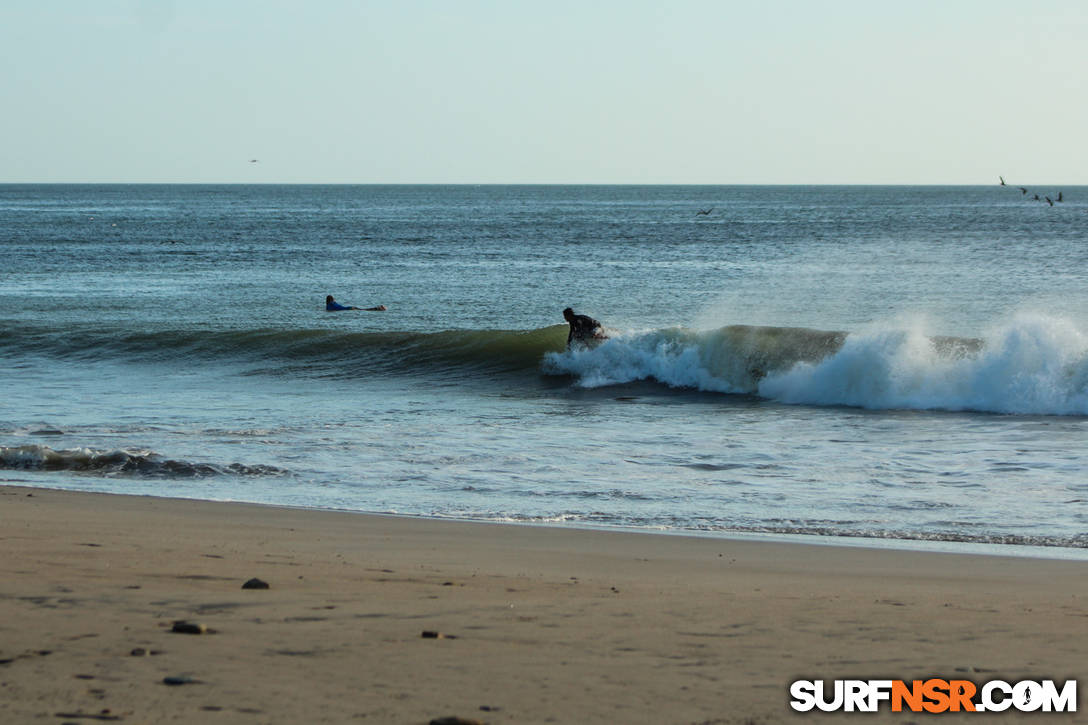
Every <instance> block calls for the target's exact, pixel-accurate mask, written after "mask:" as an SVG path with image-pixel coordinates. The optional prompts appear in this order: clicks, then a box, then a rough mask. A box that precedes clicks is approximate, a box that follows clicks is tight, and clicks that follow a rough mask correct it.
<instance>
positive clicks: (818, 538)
mask: <svg viewBox="0 0 1088 725" xmlns="http://www.w3.org/2000/svg"><path fill="white" fill-rule="evenodd" d="M4 488H13V489H14V488H25V489H26V490H28V491H34V490H43V491H57V492H62V493H80V494H88V495H101V496H127V497H132V498H148V499H163V500H166V501H201V502H205V503H212V504H227V505H238V506H258V507H266V508H273V509H285V510H289V511H313V512H315V513H324V512H327V513H335V514H347V515H356V516H376V517H388V518H393V519H406V520H412V521H435V522H450V523H464V524H490V525H495V526H512V527H526V526H528V527H539V528H543V529H558V530H573V531H597V532H602V533H626V534H636V535H639V534H645V535H649V536H680V537H691V538H696V539H713V540H725V541H738V542H756V543H760V542H765V543H779V544H783V543H784V544H797V545H800V546H830V547H843V548H862V549H874V550H877V551H906V552H919V553H943V554H962V555H965V556H1007V557H1014V558H1027V559H1046V560H1057V561H1084V562H1088V547H1077V546H1061V545H1046V544H1023V543H995V542H981V541H960V540H955V539H951V538H943V539H923V538H908V537H896V536H886V537H876V536H864V535H856V536H855V535H847V534H815V533H788V532H773V531H739V530H725V529H723V530H696V529H666V528H645V529H640V528H637V527H634V526H623V525H618V524H617V525H611V524H593V523H585V522H565V521H516V520H503V519H483V518H480V519H473V518H458V517H453V516H428V515H425V514H408V513H390V512H385V511H362V510H358V509H347V508H317V507H311V506H301V505H297V506H292V505H290V504H282V503H265V502H259V501H238V500H224V499H207V498H188V497H172V496H159V495H155V494H148V493H119V492H114V491H85V490H78V489H69V488H52V487H48V486H35V485H31V484H29V482H26V481H20V480H4V479H0V490H2V489H4Z"/></svg>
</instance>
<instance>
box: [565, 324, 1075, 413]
mask: <svg viewBox="0 0 1088 725" xmlns="http://www.w3.org/2000/svg"><path fill="white" fill-rule="evenodd" d="M926 328H927V324H926V322H925V321H924V320H914V321H904V320H897V321H895V322H891V323H884V324H881V325H874V326H872V327H871V328H870V329H868V330H866V331H862V332H857V333H852V334H850V335H848V336H846V338H845V340H844V341H843V343H842V345H841V347H839V348H838V349H837V351H833V352H831V353H830V354H827V355H826V357H823V358H822V359H820V358H819V357H817V358H816V359H810V360H799V359H783V358H782V357H781V355H780V351H779V350H775V349H772V346H773V345H775V344H777V342H776V339H774V338H771V337H770V336H765V337H763V338H761V337H759V336H758V335H756V336H754V337H747V338H743V342H744V344H740V342H741V339H740V338H738V336H737V335H735V334H734V335H730V334H726V333H727V331H728V330H729V328H722V329H721V330H712V331H706V332H692V331H687V330H680V329H677V328H672V329H666V330H656V331H647V332H638V333H626V334H621V335H619V336H617V337H615V338H613V339H610V340H608V341H607V342H605V343H604V344H602V345H601V346H599V347H598V348H596V349H592V350H583V351H570V352H565V353H553V354H550V355H549V356H548V357H547V358H546V360H545V369H546V370H548V371H549V372H558V373H564V374H570V375H574V376H575V377H576V378H577V379H578V384H579V385H582V386H585V387H599V386H604V385H615V384H622V383H627V382H633V381H636V380H647V379H652V380H656V381H658V382H661V383H663V384H665V385H669V386H672V387H678V388H694V389H697V390H705V391H712V392H722V393H743V392H757V393H758V394H759V395H760V396H762V397H766V398H770V399H773V400H777V401H781V402H784V403H794V404H812V405H849V406H856V407H862V408H875V409H891V408H902V409H916V410H933V409H940V410H973V411H984V412H996V413H1019V414H1042V415H1088V333H1086V332H1085V330H1084V329H1082V328H1081V327H1080V326H1078V325H1077V324H1076V323H1074V322H1072V321H1070V320H1068V319H1063V318H1060V317H1056V316H1052V315H1045V314H1039V313H1021V314H1018V315H1016V316H1015V317H1014V318H1012V319H1011V320H1008V321H1006V322H1004V323H1002V324H999V325H997V326H995V327H994V328H993V329H991V330H989V331H988V332H987V333H986V334H984V335H983V339H982V341H981V345H978V344H977V343H972V344H964V345H959V346H956V345H952V346H951V348H950V349H949V348H947V347H942V346H941V345H936V344H935V343H934V339H933V338H932V337H931V336H930V335H929V334H927V329H926ZM752 340H755V342H754V343H753V342H752ZM963 342H964V343H967V342H968V341H963ZM775 355H779V357H777V358H776V357H775ZM767 360H770V361H771V363H770V364H767ZM764 374H765V375H764Z"/></svg>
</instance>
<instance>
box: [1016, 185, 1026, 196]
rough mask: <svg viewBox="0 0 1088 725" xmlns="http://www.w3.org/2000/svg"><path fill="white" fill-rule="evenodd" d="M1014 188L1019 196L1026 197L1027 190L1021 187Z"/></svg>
mask: <svg viewBox="0 0 1088 725" xmlns="http://www.w3.org/2000/svg"><path fill="white" fill-rule="evenodd" d="M1016 188H1017V189H1019V190H1020V194H1021V195H1026V194H1027V193H1028V190H1027V189H1025V188H1024V187H1022V186H1018V187H1016Z"/></svg>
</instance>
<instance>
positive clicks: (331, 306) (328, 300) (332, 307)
mask: <svg viewBox="0 0 1088 725" xmlns="http://www.w3.org/2000/svg"><path fill="white" fill-rule="evenodd" d="M340 310H362V311H363V312H385V310H386V307H385V305H378V306H377V307H349V306H347V305H342V304H340V303H339V302H337V301H336V300H334V299H333V298H332V295H328V296H326V297H325V311H326V312H339V311H340Z"/></svg>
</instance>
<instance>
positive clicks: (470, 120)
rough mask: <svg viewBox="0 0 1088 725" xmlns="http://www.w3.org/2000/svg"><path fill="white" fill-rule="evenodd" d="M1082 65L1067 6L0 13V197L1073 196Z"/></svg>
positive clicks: (1083, 103)
mask: <svg viewBox="0 0 1088 725" xmlns="http://www.w3.org/2000/svg"><path fill="white" fill-rule="evenodd" d="M1086 47H1088V2H1084V0H1048V2H1046V3H1029V2H1024V1H1023V0H1020V1H1018V2H1006V1H1005V0H942V1H930V0H910V1H909V2H908V1H907V0H902V1H901V2H894V3H893V2H883V1H882V0H824V1H815V0H813V1H811V2H809V1H804V2H802V1H799V0H797V1H795V0H777V1H775V2H767V3H759V2H752V1H751V0H746V1H744V2H731V1H729V0H717V1H714V0H706V1H705V2H704V1H701V0H670V1H667V2H660V3H650V2H639V1H638V0H628V1H618V0H617V1H612V0H604V1H600V2H594V1H593V0H579V1H577V2H574V1H568V0H546V1H539V2H538V1H536V0H530V1H520V2H519V1H518V0H506V1H501V0H495V1H490V2H485V1H483V0H457V1H455V0H448V1H445V2H439V1H437V0H435V1H427V0H388V1H378V0H372V1H366V0H359V1H357V2H348V1H346V0H304V1H302V0H300V1H298V2H295V1H281V0H253V1H250V0H175V1H173V2H172V1H171V0H3V2H2V3H0V109H2V112H0V182H304V183H308V182H313V183H416V182H418V183H432V182H433V183H567V182H570V183H709V184H718V183H721V184H733V183H816V184H819V183H862V184H865V183H907V184H926V183H935V184H956V183H967V184H975V183H982V184H985V183H991V182H994V181H996V177H997V175H998V174H1004V175H1005V177H1006V178H1007V179H1008V180H1009V181H1010V182H1012V183H1024V184H1037V183H1051V184H1078V183H1079V184H1088V132H1086V129H1088V51H1086V50H1085V48H1086ZM251 158H256V159H259V160H260V161H259V163H255V164H253V163H249V159H251Z"/></svg>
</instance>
